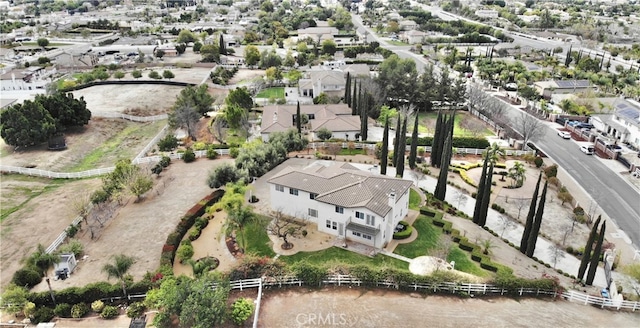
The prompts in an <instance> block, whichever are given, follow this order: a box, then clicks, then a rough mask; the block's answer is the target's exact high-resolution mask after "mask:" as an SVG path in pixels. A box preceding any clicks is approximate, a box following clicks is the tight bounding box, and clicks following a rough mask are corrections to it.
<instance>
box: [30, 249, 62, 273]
mask: <svg viewBox="0 0 640 328" xmlns="http://www.w3.org/2000/svg"><path fill="white" fill-rule="evenodd" d="M58 260H59V257H58V256H56V255H53V254H49V253H47V251H46V250H45V248H44V246H42V244H38V248H37V249H36V251H35V252H34V253H33V254H31V257H29V261H28V262H29V264H32V265H33V266H35V267H36V268H38V269H40V274H41V275H42V276H44V277H46V276H47V271H48V270H49V268H50V267H51V266H52V265H54V264H56V263H58Z"/></svg>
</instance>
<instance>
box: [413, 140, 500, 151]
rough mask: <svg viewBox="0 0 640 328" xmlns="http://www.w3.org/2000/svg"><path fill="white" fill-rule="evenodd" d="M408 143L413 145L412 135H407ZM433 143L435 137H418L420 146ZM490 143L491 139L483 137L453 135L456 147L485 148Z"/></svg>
mask: <svg viewBox="0 0 640 328" xmlns="http://www.w3.org/2000/svg"><path fill="white" fill-rule="evenodd" d="M407 145H411V137H407ZM431 145H433V137H419V138H418V146H431ZM490 145H491V144H489V141H488V140H487V139H486V138H483V137H453V147H455V148H475V149H485V148H487V147H489V146H490Z"/></svg>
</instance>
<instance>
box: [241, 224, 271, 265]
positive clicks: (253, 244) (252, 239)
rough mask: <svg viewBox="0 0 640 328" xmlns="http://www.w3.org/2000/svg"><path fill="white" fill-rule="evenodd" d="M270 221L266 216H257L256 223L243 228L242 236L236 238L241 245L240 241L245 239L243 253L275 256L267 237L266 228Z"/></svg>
mask: <svg viewBox="0 0 640 328" xmlns="http://www.w3.org/2000/svg"><path fill="white" fill-rule="evenodd" d="M270 220H271V219H270V218H268V217H266V216H259V217H258V220H257V221H256V222H253V223H251V224H249V225H247V226H245V227H244V236H242V235H240V236H238V239H239V240H238V243H240V244H242V239H243V238H246V239H247V243H246V249H245V253H251V254H255V255H257V256H269V257H274V256H275V255H276V253H275V252H274V251H273V247H272V246H271V240H269V235H267V229H266V226H267V224H269V221H270Z"/></svg>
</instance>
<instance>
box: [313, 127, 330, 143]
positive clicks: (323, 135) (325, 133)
mask: <svg viewBox="0 0 640 328" xmlns="http://www.w3.org/2000/svg"><path fill="white" fill-rule="evenodd" d="M332 136H333V133H332V132H331V131H329V129H327V128H320V129H318V131H316V137H318V139H320V140H322V141H325V140H329V139H331V137H332Z"/></svg>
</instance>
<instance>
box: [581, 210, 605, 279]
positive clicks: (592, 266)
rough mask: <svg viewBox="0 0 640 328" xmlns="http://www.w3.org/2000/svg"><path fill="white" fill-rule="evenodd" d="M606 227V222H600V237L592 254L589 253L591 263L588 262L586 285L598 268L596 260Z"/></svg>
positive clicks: (600, 249)
mask: <svg viewBox="0 0 640 328" xmlns="http://www.w3.org/2000/svg"><path fill="white" fill-rule="evenodd" d="M606 229H607V222H606V221H605V222H602V227H601V228H600V237H598V243H596V248H595V249H594V250H593V255H591V263H589V271H588V272H587V280H586V281H585V283H586V284H587V285H592V284H593V278H595V277H596V269H598V262H599V261H600V253H601V252H602V243H603V242H604V232H605V230H606Z"/></svg>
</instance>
